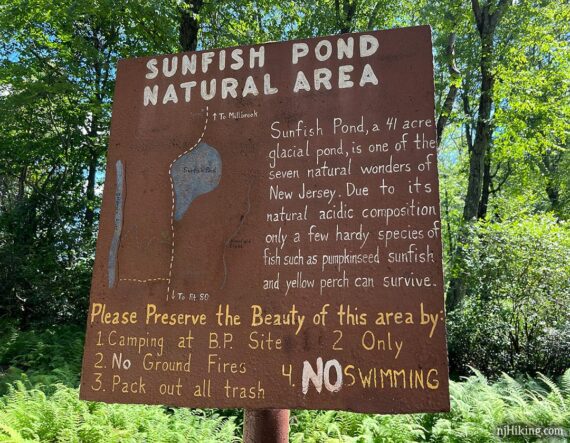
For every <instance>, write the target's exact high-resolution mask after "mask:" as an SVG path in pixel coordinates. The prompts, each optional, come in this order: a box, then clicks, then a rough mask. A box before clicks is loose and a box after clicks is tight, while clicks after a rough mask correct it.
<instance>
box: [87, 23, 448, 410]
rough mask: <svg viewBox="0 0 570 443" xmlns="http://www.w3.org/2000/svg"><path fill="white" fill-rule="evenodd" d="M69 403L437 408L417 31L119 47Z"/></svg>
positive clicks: (426, 131)
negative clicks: (193, 46) (159, 51)
mask: <svg viewBox="0 0 570 443" xmlns="http://www.w3.org/2000/svg"><path fill="white" fill-rule="evenodd" d="M110 134H111V135H110V140H109V152H108V158H107V169H106V175H105V188H104V193H103V199H102V205H101V213H100V222H99V235H98V239H97V250H96V254H95V263H94V269H93V279H92V285H91V295H90V305H89V312H88V318H87V333H86V345H85V353H84V359H83V370H82V379H81V389H80V395H81V398H83V399H87V400H93V401H106V402H116V403H143V404H164V405H173V406H185V407H198V408H252V409H267V408H269V409H271V408H278V409H279V408H284V409H337V410H349V411H357V412H373V413H412V412H438V411H447V410H449V374H448V364H447V348H446V331H445V312H444V294H443V292H444V281H443V269H442V247H441V221H440V204H439V182H438V166H437V161H438V158H437V136H436V124H435V117H434V83H433V57H432V45H431V30H430V28H429V27H427V26H418V27H412V28H404V29H393V30H387V31H371V32H363V33H353V34H342V35H334V36H328V37H318V38H312V39H306V40H296V41H288V42H280V43H273V42H272V43H264V44H258V45H251V46H240V47H234V48H219V49H211V50H210V49H209V50H204V51H194V52H184V53H179V54H169V55H156V56H151V57H142V58H133V59H127V60H121V61H120V62H119V64H118V67H117V79H116V90H115V96H114V99H113V115H112V124H111V133H110Z"/></svg>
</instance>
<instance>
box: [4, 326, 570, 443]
mask: <svg viewBox="0 0 570 443" xmlns="http://www.w3.org/2000/svg"><path fill="white" fill-rule="evenodd" d="M0 324H3V330H1V331H0V334H1V335H0V337H1V339H0V442H13V443H17V442H28V441H40V442H101V443H104V442H105V443H106V442H233V441H240V440H241V432H242V426H241V425H242V414H241V411H239V410H189V409H184V408H179V409H178V408H176V409H175V408H168V407H161V406H142V405H117V404H104V403H96V402H85V401H81V400H79V396H78V389H77V386H78V382H79V372H80V364H81V355H82V346H83V330H82V329H81V328H79V327H76V326H59V327H54V328H49V329H44V330H41V331H38V330H30V331H21V330H19V329H18V328H16V327H12V326H10V325H9V323H8V322H2V323H0ZM472 372H473V375H471V376H470V377H468V378H464V379H462V380H461V381H459V382H453V381H452V382H451V385H450V390H451V412H449V413H447V414H415V415H392V416H390V415H366V414H354V413H346V412H336V411H294V412H293V414H292V417H291V432H290V436H291V441H292V442H306V443H319V442H331V443H332V442H355V443H365V442H387V443H391V442H413V441H418V442H424V441H428V442H450V443H452V442H457V443H460V442H473V443H475V442H493V441H499V438H498V437H497V436H496V428H497V426H501V425H503V424H524V425H532V426H561V427H564V428H566V429H570V369H569V370H567V371H566V372H565V374H564V375H563V376H562V377H560V378H559V379H558V380H556V383H555V382H554V381H553V380H551V379H549V378H548V377H546V376H542V375H539V376H537V377H535V378H525V379H518V380H515V379H513V378H511V377H509V376H507V375H505V374H503V375H502V376H501V377H500V378H498V379H496V380H494V381H490V380H488V379H487V378H485V376H483V375H482V374H481V373H479V372H478V371H475V370H473V371H472ZM513 441H532V440H524V439H519V440H513ZM558 441H560V440H558Z"/></svg>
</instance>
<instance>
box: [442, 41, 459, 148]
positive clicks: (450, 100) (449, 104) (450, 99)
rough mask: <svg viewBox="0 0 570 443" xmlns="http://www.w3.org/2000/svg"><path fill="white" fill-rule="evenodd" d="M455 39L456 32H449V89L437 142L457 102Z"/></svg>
mask: <svg viewBox="0 0 570 443" xmlns="http://www.w3.org/2000/svg"><path fill="white" fill-rule="evenodd" d="M455 39H456V34H455V32H452V33H451V34H449V39H448V41H447V51H446V52H447V57H448V60H447V64H448V68H449V76H450V78H449V91H448V92H447V97H446V98H445V101H444V102H443V106H442V108H441V112H440V113H439V118H438V119H437V142H438V143H440V142H441V136H442V134H443V130H444V129H445V126H446V125H447V122H448V120H449V116H450V115H451V111H452V110H453V104H454V103H455V97H456V96H457V89H458V88H457V82H458V80H459V74H460V73H459V70H458V69H457V66H456V65H455Z"/></svg>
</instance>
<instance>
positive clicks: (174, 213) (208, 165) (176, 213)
mask: <svg viewBox="0 0 570 443" xmlns="http://www.w3.org/2000/svg"><path fill="white" fill-rule="evenodd" d="M207 125H208V107H206V122H205V123H204V129H203V131H202V134H201V135H200V137H199V139H198V142H196V143H195V144H194V145H193V146H192V147H191V148H189V149H187V150H186V151H184V152H183V153H181V154H180V155H179V156H178V157H176V159H175V160H174V161H172V163H171V164H170V168H169V177H170V182H171V188H172V209H171V214H170V218H171V223H170V225H171V232H172V250H171V259H170V267H169V272H168V277H167V278H164V277H155V278H147V279H134V278H121V279H120V280H122V281H131V282H138V283H147V282H150V281H167V282H168V285H169V287H168V289H167V296H168V294H169V292H170V283H171V280H172V264H173V262H174V253H175V241H174V239H175V232H174V230H175V227H174V222H177V221H180V220H181V219H182V217H183V215H184V214H185V213H186V211H187V210H188V208H189V207H190V204H191V203H192V201H194V199H196V198H197V197H198V196H200V195H202V194H206V193H208V192H210V191H212V190H213V189H215V188H216V187H217V186H218V184H219V182H220V179H221V176H222V159H221V157H220V154H219V152H218V151H217V150H216V149H215V148H214V147H212V146H210V145H208V144H207V143H205V142H203V141H202V138H203V137H204V134H205V132H206V128H207ZM116 175H117V183H116V202H115V204H116V206H115V231H114V235H113V241H112V243H111V246H110V248H109V269H108V272H109V287H110V288H111V287H113V286H114V285H115V281H116V275H117V253H118V248H119V243H120V237H121V229H122V225H123V215H122V213H123V205H124V200H125V197H124V189H123V188H124V182H125V177H124V175H125V174H124V168H123V164H122V162H121V161H120V160H117V162H116Z"/></svg>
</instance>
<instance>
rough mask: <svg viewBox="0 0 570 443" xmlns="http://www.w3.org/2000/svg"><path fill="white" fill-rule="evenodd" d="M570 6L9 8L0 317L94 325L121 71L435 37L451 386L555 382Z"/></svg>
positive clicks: (3, 23) (568, 210)
mask: <svg viewBox="0 0 570 443" xmlns="http://www.w3.org/2000/svg"><path fill="white" fill-rule="evenodd" d="M567 6H568V5H567V3H566V2H565V1H563V0H517V1H515V0H472V1H466V0H433V1H427V0H420V1H404V0H379V1H372V0H334V1H332V0H311V1H306V0H302V1H295V2H293V1H281V2H274V1H270V0H257V1H245V0H231V1H224V2H215V1H208V0H203V1H202V0H201V1H190V0H169V1H166V2H159V1H153V0H141V1H137V2H132V1H129V0H113V1H110V0H62V1H58V2H47V1H45V0H28V1H22V0H4V1H3V2H2V6H1V8H0V127H2V131H0V295H1V297H0V318H2V319H10V324H17V327H18V328H20V329H21V330H23V331H26V330H39V329H46V328H47V329H46V330H49V328H52V327H58V325H66V324H67V325H78V327H81V325H82V324H84V321H85V312H86V308H87V301H88V292H89V283H90V276H91V269H92V265H93V255H94V246H95V238H96V233H97V218H98V214H99V206H100V197H101V188H102V181H103V178H104V166H105V158H106V152H107V144H108V135H109V123H110V113H111V104H112V92H113V87H114V79H115V74H116V64H117V61H118V60H119V59H120V58H126V57H135V56H142V55H149V54H156V53H171V52H176V51H180V50H181V49H186V50H191V49H196V48H197V49H207V48H215V47H224V46H228V45H238V44H250V43H261V42H266V41H279V40H285V39H294V38H305V37H312V36H318V35H327V34H335V33H341V32H353V31H366V30H373V29H388V28H392V27H396V26H413V25H419V24H430V25H431V26H432V29H433V44H434V61H435V83H436V114H437V115H436V117H437V123H438V135H439V136H440V147H439V169H440V179H441V186H440V198H441V214H442V225H443V234H444V235H443V241H444V251H445V263H444V265H445V270H446V284H447V286H446V287H447V290H446V291H447V295H446V304H447V310H448V313H449V318H450V322H449V335H450V357H451V366H452V369H453V373H454V376H459V375H462V374H466V373H467V371H468V367H469V366H470V365H471V366H474V367H478V368H481V370H483V371H484V372H485V373H486V374H488V375H497V374H499V373H500V372H502V371H508V372H509V373H511V374H525V373H528V374H535V373H537V372H540V371H542V372H544V373H547V374H548V375H552V376H557V375H561V374H562V373H563V371H564V370H565V369H566V368H568V367H569V366H570V365H569V363H570V351H569V348H568V343H569V340H568V336H569V330H570V326H569V325H570V319H569V315H568V309H567V306H568V305H569V303H570V288H569V282H570V264H569V260H570V258H569V257H570V253H569V252H570V246H569V238H570V232H569V227H568V224H567V220H568V218H569V215H570V155H569V152H570V151H569V146H568V132H569V131H568V121H569V109H570V106H569V104H570V100H569V94H568V90H569V88H568V83H569V78H570V76H569V73H570V58H569V57H568V49H569V48H568V43H569V42H568V35H570V8H568V7H567ZM13 322H15V323H13ZM21 346H26V343H25V342H24V341H22V342H21ZM12 366H14V367H21V368H24V369H25V366H26V362H25V361H18V364H17V365H12Z"/></svg>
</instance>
